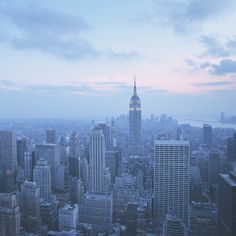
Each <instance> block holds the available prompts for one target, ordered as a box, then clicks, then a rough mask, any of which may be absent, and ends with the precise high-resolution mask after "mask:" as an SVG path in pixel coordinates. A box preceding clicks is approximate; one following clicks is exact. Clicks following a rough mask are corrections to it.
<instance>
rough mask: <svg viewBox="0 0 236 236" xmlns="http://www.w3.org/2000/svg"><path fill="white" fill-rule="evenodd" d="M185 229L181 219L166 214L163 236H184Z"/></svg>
mask: <svg viewBox="0 0 236 236" xmlns="http://www.w3.org/2000/svg"><path fill="white" fill-rule="evenodd" d="M185 235H186V233H185V227H184V223H183V221H182V219H181V218H178V217H176V216H175V215H174V213H173V212H171V213H168V214H166V217H165V220H164V224H163V236H185Z"/></svg>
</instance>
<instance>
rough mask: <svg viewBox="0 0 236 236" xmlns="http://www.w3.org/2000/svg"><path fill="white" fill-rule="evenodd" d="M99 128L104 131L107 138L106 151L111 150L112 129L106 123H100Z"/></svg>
mask: <svg viewBox="0 0 236 236" xmlns="http://www.w3.org/2000/svg"><path fill="white" fill-rule="evenodd" d="M98 127H99V128H101V130H102V133H103V135H104V138H105V145H106V149H107V150H109V149H110V147H111V127H110V126H109V125H107V124H106V123H100V124H98Z"/></svg>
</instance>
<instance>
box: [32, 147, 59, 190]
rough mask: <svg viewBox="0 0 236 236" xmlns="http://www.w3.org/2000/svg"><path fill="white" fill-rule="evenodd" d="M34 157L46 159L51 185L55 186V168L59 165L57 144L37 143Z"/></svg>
mask: <svg viewBox="0 0 236 236" xmlns="http://www.w3.org/2000/svg"><path fill="white" fill-rule="evenodd" d="M35 151H36V157H37V159H38V160H39V159H40V158H44V159H45V160H47V162H48V164H49V166H50V168H51V175H52V187H53V188H54V187H56V169H57V167H58V166H59V165H60V147H59V145H57V144H39V145H36V147H35Z"/></svg>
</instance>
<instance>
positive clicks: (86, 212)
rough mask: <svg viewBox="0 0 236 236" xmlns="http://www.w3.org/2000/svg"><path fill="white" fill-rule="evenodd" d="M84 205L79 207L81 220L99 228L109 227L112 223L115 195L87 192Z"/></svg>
mask: <svg viewBox="0 0 236 236" xmlns="http://www.w3.org/2000/svg"><path fill="white" fill-rule="evenodd" d="M84 201H85V203H84V205H81V206H80V209H79V222H84V223H89V224H92V225H94V226H95V227H98V228H103V229H105V228H107V227H109V225H110V224H111V223H112V214H113V196H112V195H111V194H100V193H99V194H97V193H87V194H86V196H85V199H84Z"/></svg>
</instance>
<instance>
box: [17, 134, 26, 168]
mask: <svg viewBox="0 0 236 236" xmlns="http://www.w3.org/2000/svg"><path fill="white" fill-rule="evenodd" d="M16 147H17V162H18V166H20V167H21V168H23V169H24V153H25V152H26V151H27V149H28V140H27V139H26V138H22V139H20V140H17V141H16Z"/></svg>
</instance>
